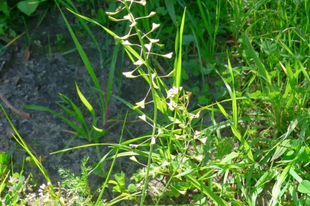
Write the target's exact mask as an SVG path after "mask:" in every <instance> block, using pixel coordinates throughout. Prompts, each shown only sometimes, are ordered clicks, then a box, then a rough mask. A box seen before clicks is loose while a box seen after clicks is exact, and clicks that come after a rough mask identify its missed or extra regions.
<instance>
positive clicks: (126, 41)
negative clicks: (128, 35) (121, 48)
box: [123, 40, 132, 46]
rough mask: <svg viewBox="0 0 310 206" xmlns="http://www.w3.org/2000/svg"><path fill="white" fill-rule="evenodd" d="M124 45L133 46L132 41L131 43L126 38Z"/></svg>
mask: <svg viewBox="0 0 310 206" xmlns="http://www.w3.org/2000/svg"><path fill="white" fill-rule="evenodd" d="M123 45H129V46H131V45H132V43H130V42H129V41H128V40H125V41H124V42H123Z"/></svg>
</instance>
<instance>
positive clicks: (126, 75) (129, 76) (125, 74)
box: [123, 71, 138, 78]
mask: <svg viewBox="0 0 310 206" xmlns="http://www.w3.org/2000/svg"><path fill="white" fill-rule="evenodd" d="M133 72H134V71H130V72H123V75H124V76H125V77H127V78H136V77H138V76H134V75H132V74H133Z"/></svg>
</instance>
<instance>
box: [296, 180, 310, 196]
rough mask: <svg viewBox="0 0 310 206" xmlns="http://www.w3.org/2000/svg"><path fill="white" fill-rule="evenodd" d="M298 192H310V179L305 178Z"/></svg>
mask: <svg viewBox="0 0 310 206" xmlns="http://www.w3.org/2000/svg"><path fill="white" fill-rule="evenodd" d="M297 190H298V192H301V193H305V194H310V181H308V180H303V181H302V182H301V183H300V184H299V185H298V188H297Z"/></svg>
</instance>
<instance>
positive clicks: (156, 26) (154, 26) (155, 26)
mask: <svg viewBox="0 0 310 206" xmlns="http://www.w3.org/2000/svg"><path fill="white" fill-rule="evenodd" d="M159 26H160V24H156V23H152V30H155V29H157V28H158V27H159Z"/></svg>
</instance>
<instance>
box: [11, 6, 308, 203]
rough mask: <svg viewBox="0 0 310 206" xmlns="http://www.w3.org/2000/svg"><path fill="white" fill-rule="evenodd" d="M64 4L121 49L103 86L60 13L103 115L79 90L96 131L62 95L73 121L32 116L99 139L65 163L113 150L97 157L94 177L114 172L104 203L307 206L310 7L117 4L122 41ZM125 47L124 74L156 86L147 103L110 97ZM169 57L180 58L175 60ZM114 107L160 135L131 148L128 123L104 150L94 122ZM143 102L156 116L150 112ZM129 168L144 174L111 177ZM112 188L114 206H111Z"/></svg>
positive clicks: (107, 179) (116, 19) (139, 140)
mask: <svg viewBox="0 0 310 206" xmlns="http://www.w3.org/2000/svg"><path fill="white" fill-rule="evenodd" d="M59 2H60V3H62V5H64V6H66V7H67V9H68V10H69V11H70V12H71V13H72V15H75V16H76V17H77V18H78V19H79V20H80V21H82V22H84V25H87V23H91V24H93V25H97V26H100V27H101V28H102V29H103V32H106V33H107V34H109V35H111V36H112V37H113V38H114V40H115V45H116V46H115V49H114V52H113V54H112V63H111V68H110V71H109V80H108V83H107V86H106V87H102V86H101V85H100V84H99V81H98V79H97V77H96V74H95V73H94V70H93V68H92V66H91V62H89V60H88V57H87V54H86V53H85V52H84V49H83V48H82V46H81V45H80V44H79V40H78V39H77V37H76V36H75V34H74V31H73V30H72V29H71V26H70V24H69V23H68V22H67V20H66V16H64V14H63V13H62V10H60V12H61V15H62V16H63V18H64V21H65V22H66V25H67V28H68V30H69V32H70V34H71V36H72V39H73V41H74V42H75V44H76V47H77V49H78V51H79V54H80V56H81V58H82V59H83V62H84V64H85V67H86V69H87V71H88V73H89V75H90V77H91V79H92V81H93V82H92V83H93V85H92V86H91V87H90V89H92V90H93V92H94V93H95V95H97V96H98V99H99V102H100V105H101V108H100V112H99V113H97V112H95V107H94V106H93V104H92V103H91V102H90V100H89V98H87V97H86V96H84V94H83V92H82V91H81V90H80V88H79V87H78V85H76V90H77V94H78V96H79V98H80V100H81V102H82V103H83V105H84V106H85V107H86V109H87V110H88V111H89V113H90V115H91V116H92V119H93V122H91V123H89V122H86V120H85V118H84V114H82V112H81V110H80V109H79V108H78V107H77V106H76V104H75V103H73V102H72V101H71V100H70V99H68V98H67V97H66V96H65V95H61V97H62V99H63V100H64V101H65V102H66V104H67V105H69V106H70V107H71V109H68V108H67V107H66V106H65V105H64V104H60V106H61V107H62V108H63V110H64V112H65V113H66V114H68V115H69V116H71V117H72V118H73V119H74V120H71V119H68V118H66V117H65V116H64V115H62V114H58V113H54V112H53V111H51V110H48V109H46V108H42V107H38V106H37V107H33V108H36V109H39V110H42V111H48V112H52V113H53V114H55V115H56V116H58V117H60V118H62V119H63V120H64V121H65V122H66V123H67V124H68V125H69V126H71V127H72V128H73V129H74V130H76V131H77V135H78V136H80V137H86V139H88V140H89V141H90V144H87V145H81V146H78V147H75V148H66V149H63V150H61V151H58V152H56V153H59V152H66V151H69V150H71V149H83V148H85V147H97V149H98V151H99V150H100V147H103V146H109V147H110V148H111V150H110V152H108V153H107V154H106V155H104V156H100V152H98V164H97V165H96V166H95V168H93V170H91V172H93V171H95V169H96V168H98V167H100V165H102V164H105V163H107V162H109V163H110V164H111V167H110V169H109V170H108V171H107V173H106V174H105V176H103V177H104V178H105V181H104V183H103V184H102V185H101V187H100V192H99V193H98V194H97V196H96V197H97V199H96V200H95V203H94V204H95V205H113V204H116V203H118V202H120V201H123V200H126V201H132V202H131V203H128V204H132V205H145V204H152V205H169V204H196V205H208V204H217V205H251V206H252V205H253V206H255V205H263V202H265V203H266V204H265V205H310V190H309V185H310V174H309V171H310V166H309V162H310V158H309V154H310V147H309V143H310V142H309V136H310V130H309V114H310V110H309V98H310V91H309V90H310V87H309V83H310V78H309V71H308V70H309V68H308V67H309V66H308V61H309V57H310V56H309V54H310V47H309V45H310V36H309V32H310V27H309V22H310V15H309V12H308V11H309V6H310V3H309V2H308V1H286V0H283V1H271V0H258V1H244V0H229V1H221V0H218V1H214V2H212V3H211V2H210V3H206V2H204V1H197V2H195V1H186V3H185V2H183V1H179V0H176V1H167V0H156V1H152V2H147V3H148V4H147V5H142V3H143V1H141V2H140V3H139V2H135V3H131V2H130V1H120V2H118V5H119V6H120V7H119V8H121V9H120V10H117V11H116V12H115V13H113V12H111V11H110V12H108V13H107V16H108V18H109V19H110V20H112V21H114V22H115V24H116V25H117V24H120V25H122V28H123V29H122V31H124V33H121V32H120V31H118V32H114V31H113V27H107V26H106V25H102V24H100V23H99V22H98V21H96V20H95V19H94V18H91V17H87V16H86V15H83V14H81V13H79V11H78V8H75V7H74V5H73V4H72V2H71V1H59ZM111 4H115V2H112V3H111ZM152 11H156V12H157V13H158V14H157V15H161V18H159V16H157V15H156V14H154V13H152ZM163 17H165V18H164V19H165V20H163V21H164V22H159V21H160V19H163ZM86 22H87V23H86ZM154 23H156V24H154ZM159 23H162V24H163V25H161V27H158V26H157V24H159ZM86 30H87V31H88V33H89V32H90V31H91V30H90V29H86ZM92 39H94V37H92ZM157 39H158V40H157ZM159 40H161V42H159ZM166 42H168V43H166ZM163 43H164V44H165V43H166V44H165V45H164V44H163ZM95 44H96V42H95ZM121 47H122V48H123V49H124V51H125V52H126V54H127V56H128V58H129V59H130V60H131V61H132V63H133V66H132V68H131V69H130V70H129V71H125V72H123V74H124V76H125V77H127V78H133V79H134V78H141V77H142V78H143V79H144V80H145V81H146V83H147V84H148V86H149V90H148V91H149V92H148V93H147V94H146V96H145V98H144V99H143V100H138V99H137V100H136V102H128V101H127V100H126V99H122V98H121V97H119V96H117V95H114V94H113V95H112V94H111V91H112V84H113V81H120V80H119V79H115V75H114V73H115V71H116V69H117V67H116V62H117V59H118V58H120V57H119V56H118V53H119V51H121ZM98 48H100V47H98ZM170 51H175V53H174V54H173V56H172V60H171V59H170V58H171V53H170ZM152 59H156V61H157V62H160V63H159V64H160V65H164V67H163V68H165V73H166V74H167V75H162V73H160V72H158V71H159V69H158V68H157V67H156V66H158V64H154V61H153V60H152ZM191 64H194V65H196V66H193V65H191ZM164 78H167V79H168V80H166V79H164ZM132 81H134V80H132ZM197 81H199V83H198V84H196V82H197ZM197 87H198V89H197ZM199 87H200V88H199ZM102 88H107V90H106V91H104V90H103V89H102ZM209 88H213V89H209ZM205 89H209V91H205ZM218 97H220V98H218ZM110 98H115V99H117V100H118V101H120V102H122V103H124V105H126V106H128V107H129V108H131V109H132V110H134V112H135V113H136V114H138V115H139V118H140V119H141V120H142V121H143V122H144V123H146V124H148V125H150V126H151V127H152V129H151V131H149V132H148V133H147V134H145V135H142V136H140V137H133V138H132V139H130V140H127V141H122V137H123V133H124V131H125V127H126V125H125V122H126V118H127V115H126V117H124V124H123V129H122V132H121V135H120V141H119V143H100V139H99V136H101V135H104V130H103V129H101V127H99V126H98V125H97V123H98V122H100V121H105V109H106V108H107V105H108V102H109V99H110ZM147 101H149V102H147ZM210 102H211V103H210ZM146 104H151V105H152V107H148V109H146ZM140 124H141V123H140ZM96 134H97V135H99V136H98V138H94V137H96ZM17 140H18V141H19V142H21V144H22V145H24V143H23V142H22V141H21V140H20V139H17ZM23 147H24V148H25V149H26V151H28V150H27V147H26V146H25V145H24V146H23ZM32 158H33V159H34V160H35V157H32ZM120 158H129V159H130V160H132V161H133V164H136V165H137V167H139V169H138V170H137V171H135V172H134V173H126V172H127V171H123V172H124V173H119V174H115V175H114V176H113V174H114V173H115V171H114V170H113V169H114V165H115V162H116V161H117V159H120ZM37 165H38V167H39V169H40V168H41V166H40V164H37ZM41 169H42V170H41ZM41 169H40V170H41V171H42V173H43V174H45V173H44V170H43V168H41ZM46 177H48V176H47V175H46ZM125 177H127V178H125ZM125 179H126V181H125ZM153 182H161V184H153ZM160 185H161V186H160ZM106 187H108V188H109V189H111V190H112V193H113V198H112V199H109V200H104V201H106V203H103V202H102V197H103V196H104V193H105V192H106V190H107V188H106Z"/></svg>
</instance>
